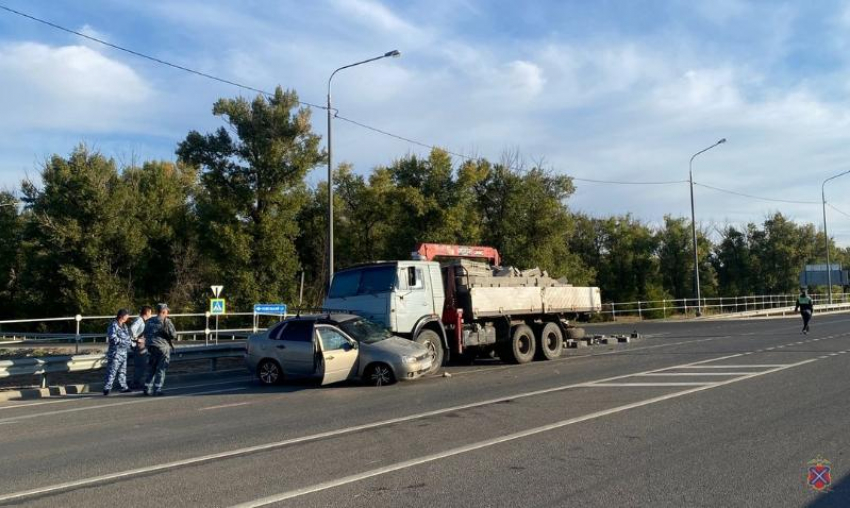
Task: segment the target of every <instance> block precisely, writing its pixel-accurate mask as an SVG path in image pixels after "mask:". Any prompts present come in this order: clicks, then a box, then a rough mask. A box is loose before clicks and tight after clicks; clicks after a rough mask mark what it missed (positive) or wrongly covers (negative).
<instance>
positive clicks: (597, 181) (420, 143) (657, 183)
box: [334, 113, 688, 185]
mask: <svg viewBox="0 0 850 508" xmlns="http://www.w3.org/2000/svg"><path fill="white" fill-rule="evenodd" d="M334 118H338V119H340V120H342V121H343V122H348V123H350V124H353V125H356V126H358V127H362V128H364V129H368V130H370V131H373V132H377V133H378V134H383V135H384V136H389V137H391V138H395V139H398V140H401V141H404V142H406V143H410V144H413V145H417V146H421V147H422V148H427V149H429V150H434V149H440V150H443V151H444V152H446V153H447V154H449V155H454V156H455V157H460V158H461V159H464V160H468V161H471V160H475V157H471V156H469V155H464V154H462V153H458V152H453V151H451V150H447V149H445V148H440V147H438V146H435V145H429V144H428V143H423V142H422V141H417V140H415V139H411V138H407V137H404V136H400V135H398V134H393V133H392V132H389V131H385V130H382V129H378V128H377V127H372V126H371V125H366V124H365V123H362V122H358V121H357V120H352V119H351V118H346V117H344V116H342V115H339V114H336V113H335V114H334ZM509 167H510V168H511V169H520V168H517V167H513V166H509ZM570 178H571V179H573V180H575V181H577V182H589V183H604V184H612V185H670V184H677V183H687V182H688V181H687V180H671V181H666V182H624V181H615V180H594V179H591V178H579V177H577V176H570Z"/></svg>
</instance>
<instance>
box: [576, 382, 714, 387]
mask: <svg viewBox="0 0 850 508" xmlns="http://www.w3.org/2000/svg"><path fill="white" fill-rule="evenodd" d="M713 384H717V383H679V382H670V383H591V384H588V385H586V386H585V388H624V387H631V386H637V387H646V386H708V385H713Z"/></svg>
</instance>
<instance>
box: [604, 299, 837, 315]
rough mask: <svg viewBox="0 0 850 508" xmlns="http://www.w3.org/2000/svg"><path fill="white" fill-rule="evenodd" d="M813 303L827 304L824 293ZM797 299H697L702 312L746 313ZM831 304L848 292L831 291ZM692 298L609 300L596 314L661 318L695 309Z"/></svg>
mask: <svg viewBox="0 0 850 508" xmlns="http://www.w3.org/2000/svg"><path fill="white" fill-rule="evenodd" d="M810 296H811V297H812V300H813V302H814V304H815V305H816V306H818V307H821V306H825V305H827V300H828V296H827V295H826V294H811V295H810ZM796 301H797V295H796V294H781V295H747V296H717V297H710V298H700V305H699V307H700V308H701V309H702V311H703V312H704V313H708V314H720V313H742V312H744V313H746V312H751V311H762V310H769V309H781V308H783V307H791V308H793V307H794V303H795V302H796ZM832 301H833V305H839V304H844V303H850V293H833V296H832ZM697 307H698V306H697V300H696V299H695V298H679V299H670V300H643V301H634V302H612V303H604V304H602V311H601V312H600V314H602V315H609V316H611V319H612V320H614V321H616V320H617V317H618V316H620V317H622V316H629V315H630V316H637V317H638V318H640V319H643V318H645V317H652V318H663V319H666V318H668V317H673V316H675V315H689V314H690V313H693V312H695V311H696V310H697Z"/></svg>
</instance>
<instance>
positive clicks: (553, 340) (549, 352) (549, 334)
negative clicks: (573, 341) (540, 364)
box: [537, 323, 564, 360]
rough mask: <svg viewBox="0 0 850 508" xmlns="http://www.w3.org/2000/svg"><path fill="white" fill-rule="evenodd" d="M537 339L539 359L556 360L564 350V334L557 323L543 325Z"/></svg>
mask: <svg viewBox="0 0 850 508" xmlns="http://www.w3.org/2000/svg"><path fill="white" fill-rule="evenodd" d="M537 341H538V342H537V359H538V360H554V359H556V358H558V357H560V356H561V353H562V352H563V351H564V334H563V333H562V332H561V327H560V326H558V324H557V323H546V324H545V325H543V327H542V328H541V329H540V336H539V337H538V338H537Z"/></svg>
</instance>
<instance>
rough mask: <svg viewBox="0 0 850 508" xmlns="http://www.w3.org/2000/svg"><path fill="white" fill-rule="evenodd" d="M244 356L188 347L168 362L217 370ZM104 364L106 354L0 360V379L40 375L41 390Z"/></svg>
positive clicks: (231, 347) (232, 348) (235, 348)
mask: <svg viewBox="0 0 850 508" xmlns="http://www.w3.org/2000/svg"><path fill="white" fill-rule="evenodd" d="M131 354H132V353H131ZM244 354H245V345H244V344H227V345H217V346H187V347H179V348H176V349H175V350H174V351H173V352H172V353H171V362H172V363H173V362H181V361H194V360H210V369H211V370H216V366H217V362H218V359H219V358H239V357H242V356H243V355H244ZM106 363H107V360H106V355H64V356H45V357H41V358H19V359H13V360H0V378H8V377H14V376H41V387H42V388H46V387H47V386H48V384H49V375H50V374H59V373H69V372H84V371H92V370H97V369H100V368H103V367H106Z"/></svg>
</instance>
